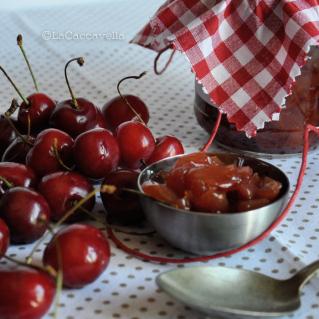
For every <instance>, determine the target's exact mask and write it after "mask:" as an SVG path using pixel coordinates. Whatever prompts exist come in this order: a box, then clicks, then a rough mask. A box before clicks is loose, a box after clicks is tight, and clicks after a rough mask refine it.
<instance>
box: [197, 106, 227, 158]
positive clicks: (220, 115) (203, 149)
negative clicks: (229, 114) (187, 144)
mask: <svg viewBox="0 0 319 319" xmlns="http://www.w3.org/2000/svg"><path fill="white" fill-rule="evenodd" d="M221 119H222V112H221V111H218V117H217V119H216V123H215V126H214V128H213V131H212V133H211V135H210V137H209V139H208V141H207V143H206V144H205V145H204V146H203V147H202V149H201V152H207V151H208V149H209V147H210V146H211V145H212V143H213V142H214V139H215V137H216V134H217V132H218V129H219V126H220V122H221Z"/></svg>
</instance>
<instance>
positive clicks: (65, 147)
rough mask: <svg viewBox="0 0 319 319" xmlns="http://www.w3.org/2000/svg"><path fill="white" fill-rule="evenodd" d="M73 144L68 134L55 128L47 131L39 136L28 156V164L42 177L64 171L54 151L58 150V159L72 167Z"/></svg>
mask: <svg viewBox="0 0 319 319" xmlns="http://www.w3.org/2000/svg"><path fill="white" fill-rule="evenodd" d="M73 144H74V141H73V139H72V138H71V137H70V136H69V135H68V134H67V133H65V132H62V131H59V130H57V129H53V128H51V129H46V130H44V131H42V132H41V133H40V134H39V135H38V136H37V138H36V140H35V142H34V146H33V147H32V148H31V150H30V151H29V152H28V154H27V157H26V164H27V165H28V166H29V167H31V168H32V169H33V170H34V171H35V172H36V174H37V175H38V176H40V177H42V176H44V175H47V174H50V173H54V172H57V171H61V170H63V169H64V167H63V165H62V164H61V162H60V161H59V160H58V158H57V154H56V152H55V151H54V149H55V148H56V150H57V152H58V157H59V158H60V159H61V160H62V162H63V163H64V164H65V165H67V166H68V167H71V166H72V163H73V154H72V147H73Z"/></svg>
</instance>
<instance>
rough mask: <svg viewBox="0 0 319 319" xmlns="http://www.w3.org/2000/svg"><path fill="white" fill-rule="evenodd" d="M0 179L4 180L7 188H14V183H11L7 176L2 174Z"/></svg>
mask: <svg viewBox="0 0 319 319" xmlns="http://www.w3.org/2000/svg"><path fill="white" fill-rule="evenodd" d="M0 181H2V182H3V183H4V184H5V185H6V187H7V188H12V187H14V185H13V184H12V183H10V182H9V181H8V180H7V179H6V178H4V177H2V176H0Z"/></svg>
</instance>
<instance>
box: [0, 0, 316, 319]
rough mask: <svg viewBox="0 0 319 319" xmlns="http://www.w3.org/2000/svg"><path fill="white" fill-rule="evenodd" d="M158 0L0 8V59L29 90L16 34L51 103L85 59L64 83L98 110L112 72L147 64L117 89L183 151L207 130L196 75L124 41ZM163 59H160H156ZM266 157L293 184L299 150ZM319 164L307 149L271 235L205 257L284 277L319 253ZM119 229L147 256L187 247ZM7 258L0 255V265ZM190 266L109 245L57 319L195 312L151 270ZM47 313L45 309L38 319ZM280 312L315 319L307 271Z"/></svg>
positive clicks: (5, 92) (187, 318)
mask: <svg viewBox="0 0 319 319" xmlns="http://www.w3.org/2000/svg"><path fill="white" fill-rule="evenodd" d="M160 4H161V1H158V0H149V1H147V2H146V1H143V0H136V1H134V2H133V1H127V0H126V1H107V2H103V3H102V2H101V3H100V4H95V2H93V3H92V4H90V5H85V4H82V5H77V6H63V7H60V6H54V7H50V8H49V7H48V8H46V7H44V8H41V9H29V10H24V11H23V10H20V11H16V12H0V19H1V21H2V24H1V25H2V32H1V33H0V43H1V49H0V58H1V65H3V66H4V67H5V68H6V69H7V71H8V72H9V74H11V75H12V77H13V78H14V79H15V80H16V82H17V84H18V85H19V87H21V90H22V91H23V92H24V94H26V95H27V94H30V93H31V92H32V91H33V87H32V82H31V79H30V76H29V74H28V72H27V68H26V66H25V64H24V62H23V60H22V57H21V55H20V52H19V49H18V47H17V45H16V42H15V38H16V35H17V34H18V33H22V34H23V36H24V43H25V49H26V50H27V54H28V56H29V58H30V60H31V62H32V64H33V68H34V72H35V74H36V75H37V77H38V82H39V85H40V88H41V91H43V92H46V93H47V94H49V95H51V96H52V97H53V98H55V99H56V100H62V99H64V98H67V97H68V91H67V87H66V85H65V82H64V78H63V68H64V63H65V62H66V61H67V60H68V59H69V58H70V57H75V56H84V58H85V61H86V63H85V65H84V66H83V67H82V68H79V67H77V66H76V65H74V66H72V67H71V68H70V81H71V83H72V86H73V88H74V91H75V94H76V95H77V96H83V97H86V98H87V99H90V100H92V101H94V103H95V104H96V105H98V106H100V107H102V106H103V104H104V103H105V102H106V101H107V100H108V99H110V98H111V97H113V96H115V95H116V84H117V81H118V80H119V79H121V78H122V77H124V76H127V75H137V74H139V73H141V72H142V71H144V70H145V71H147V72H148V74H147V76H145V77H144V78H143V79H141V80H140V81H134V80H132V81H130V82H126V83H125V84H124V85H123V91H125V92H129V93H132V94H136V95H138V96H140V97H141V98H142V99H143V100H144V101H145V102H146V103H147V105H148V106H149V109H150V113H151V121H150V127H151V129H152V130H153V132H154V134H155V135H162V134H174V135H176V136H177V137H179V138H181V139H182V141H183V143H184V145H185V147H186V149H187V151H188V152H191V151H194V150H196V149H198V148H199V147H200V146H202V145H203V144H204V142H205V141H206V139H207V135H206V133H204V131H203V130H202V129H200V127H199V126H198V125H197V123H196V120H195V117H194V115H193V98H194V78H193V75H192V73H191V72H190V70H189V67H188V63H187V61H186V60H185V58H184V57H183V56H181V55H177V54H176V55H175V57H174V60H173V63H172V64H171V65H170V66H169V68H168V70H167V71H166V72H165V73H164V74H163V75H162V76H160V77H158V76H155V75H154V74H153V72H152V66H153V60H154V57H155V53H154V52H151V51H149V50H146V49H142V48H140V47H138V46H135V45H130V44H128V42H129V40H130V39H131V38H132V37H133V36H134V34H135V33H136V31H137V30H139V29H140V28H141V27H142V26H143V25H144V24H145V23H146V22H147V19H148V17H150V16H151V14H152V13H153V12H154V11H155V10H156V8H157V7H158V6H159V5H160ZM45 31H49V32H56V33H59V34H66V32H68V31H70V32H72V33H73V35H74V34H80V33H83V32H87V33H94V34H98V33H110V32H114V34H115V33H117V34H121V35H122V40H115V39H114V40H105V39H94V40H89V39H86V40H77V39H73V40H63V39H60V40H54V39H51V40H45V39H44V37H45V36H44V34H45V33H44V32H45ZM69 34H70V33H69ZM165 57H167V56H165V55H164V56H163V57H162V59H163V60H162V63H164V62H165V61H164V60H165ZM0 81H1V82H0V83H1V85H0V96H1V111H4V110H5V109H6V108H8V106H9V104H10V101H11V99H12V98H13V97H16V94H15V92H14V91H13V90H12V88H11V87H10V85H9V84H8V83H7V81H6V80H5V79H4V78H3V77H2V78H1V79H0ZM267 160H269V161H270V162H272V163H273V164H275V165H277V166H279V167H280V168H281V169H282V170H283V171H285V172H286V173H287V174H288V176H289V179H290V182H291V186H292V188H293V187H294V186H295V182H296V179H297V174H298V170H299V166H300V157H290V158H280V159H267ZM318 167H319V152H318V151H315V152H313V153H311V154H310V156H309V165H308V169H307V174H306V176H305V181H304V186H303V188H302V191H301V194H300V196H299V199H298V201H297V202H296V204H295V206H294V207H293V209H292V210H291V212H290V214H289V215H288V217H287V218H286V220H285V221H284V222H283V223H282V224H281V225H280V226H279V227H278V228H277V229H276V230H274V231H273V232H272V235H271V236H270V237H268V238H267V239H266V240H264V241H263V242H261V243H259V244H258V245H256V246H254V247H252V248H250V249H248V250H246V251H243V252H241V253H238V254H236V255H234V256H231V257H228V258H221V259H217V260H214V261H211V262H209V263H206V264H209V265H212V266H216V265H219V266H229V267H237V268H245V269H250V270H255V271H258V272H261V273H264V274H266V275H270V276H273V277H275V278H279V279H284V278H287V277H289V276H292V275H293V274H294V273H296V272H297V271H298V270H299V269H301V268H302V267H303V266H305V265H306V264H309V263H310V262H312V261H314V260H316V259H318V258H319V254H318V251H319V240H318V239H319V223H318V222H317V220H318V218H317V214H318V213H319V195H318V192H317V190H318V189H319V171H318ZM100 210H102V205H101V202H100V201H99V202H98V205H97V206H96V211H97V213H98V212H99V211H100ZM168 226H169V225H168ZM117 235H118V236H119V237H120V238H122V240H124V241H125V242H126V243H127V244H129V245H130V246H131V247H134V248H137V249H140V250H142V251H144V252H146V253H149V254H153V255H158V256H167V257H183V256H185V253H183V252H180V251H178V250H175V249H174V248H172V247H169V246H168V245H167V244H166V243H165V242H164V241H163V240H162V239H161V238H159V237H158V236H157V235H156V234H154V235H149V236H133V235H126V234H123V233H117ZM44 245H45V244H44ZM44 245H42V246H40V248H39V249H38V250H37V252H36V255H35V261H36V262H40V260H41V256H42V252H43V248H44ZM31 249H32V245H25V246H13V247H10V249H9V255H10V256H11V257H16V258H19V259H23V258H24V257H26V256H27V255H28V253H29V252H30V251H31ZM6 263H7V262H6V261H1V262H0V264H2V265H4V264H6ZM200 264H201V263H197V265H200ZM189 266H191V265H169V264H152V263H148V262H143V261H140V260H136V259H135V258H132V257H131V256H127V255H126V254H124V253H123V252H122V251H120V250H119V249H117V248H116V247H114V246H112V258H111V262H110V265H109V267H108V268H107V270H106V271H105V272H104V273H103V274H102V276H101V277H100V278H99V279H98V280H97V281H96V282H95V283H93V284H91V285H89V286H87V287H85V288H83V289H80V290H66V291H63V293H62V296H61V300H60V306H59V319H60V318H61V319H72V318H74V319H75V318H76V319H87V318H91V319H98V318H125V319H144V318H145V319H146V318H152V319H159V318H172V319H173V318H174V319H194V318H195V319H197V318H202V317H201V316H200V315H199V314H198V313H197V312H195V311H193V310H191V309H190V308H188V307H185V306H184V305H182V304H180V303H179V302H177V301H175V300H173V299H171V298H170V297H169V296H168V295H166V294H165V293H164V292H162V291H160V290H159V289H158V288H157V286H156V284H155V278H156V276H157V275H158V274H159V273H161V272H163V271H167V270H170V269H173V268H176V267H189ZM51 317H52V310H51V312H50V313H49V314H48V315H47V316H46V317H45V318H46V319H48V318H51ZM285 318H296V319H318V318H319V279H318V278H313V279H312V280H311V281H310V282H309V283H308V284H307V285H306V286H305V287H304V288H303V292H302V308H301V309H300V310H299V311H298V312H296V313H295V314H294V315H292V316H289V317H285Z"/></svg>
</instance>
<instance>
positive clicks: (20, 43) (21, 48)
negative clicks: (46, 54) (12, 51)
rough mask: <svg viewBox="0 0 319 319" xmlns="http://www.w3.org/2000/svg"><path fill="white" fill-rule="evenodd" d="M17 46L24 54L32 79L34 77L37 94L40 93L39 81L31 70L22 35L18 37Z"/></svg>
mask: <svg viewBox="0 0 319 319" xmlns="http://www.w3.org/2000/svg"><path fill="white" fill-rule="evenodd" d="M17 44H18V46H19V48H20V50H21V52H22V55H23V57H24V60H25V62H26V63H27V66H28V68H29V71H30V74H31V77H32V80H33V84H34V87H35V90H36V91H37V92H39V87H38V84H37V80H36V78H35V76H34V74H33V71H32V68H31V64H30V62H29V59H28V57H27V55H26V53H25V51H24V48H23V38H22V35H21V34H19V35H18V36H17Z"/></svg>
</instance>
